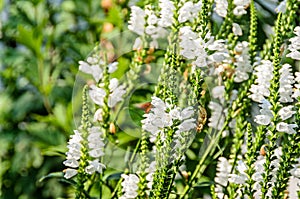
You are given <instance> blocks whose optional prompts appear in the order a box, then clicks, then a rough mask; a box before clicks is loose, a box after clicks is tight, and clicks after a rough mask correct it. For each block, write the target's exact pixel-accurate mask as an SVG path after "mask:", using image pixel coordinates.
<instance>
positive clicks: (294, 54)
mask: <svg viewBox="0 0 300 199" xmlns="http://www.w3.org/2000/svg"><path fill="white" fill-rule="evenodd" d="M294 34H295V35H296V36H295V37H293V38H291V39H290V40H289V41H290V44H289V46H288V49H289V51H290V53H289V54H287V55H286V56H287V57H291V58H292V59H295V60H300V26H297V27H296V28H295V29H294Z"/></svg>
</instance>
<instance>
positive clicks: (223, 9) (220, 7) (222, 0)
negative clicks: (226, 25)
mask: <svg viewBox="0 0 300 199" xmlns="http://www.w3.org/2000/svg"><path fill="white" fill-rule="evenodd" d="M215 2H216V7H215V9H214V10H215V12H216V13H217V14H218V15H219V16H221V17H226V15H227V8H228V2H227V0H216V1H215Z"/></svg>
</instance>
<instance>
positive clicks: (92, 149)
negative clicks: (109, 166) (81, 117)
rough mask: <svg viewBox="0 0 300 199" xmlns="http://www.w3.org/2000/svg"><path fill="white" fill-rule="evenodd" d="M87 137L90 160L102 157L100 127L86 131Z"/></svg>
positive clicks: (102, 144) (102, 145)
mask: <svg viewBox="0 0 300 199" xmlns="http://www.w3.org/2000/svg"><path fill="white" fill-rule="evenodd" d="M88 132H89V135H88V137H87V140H88V147H89V155H90V156H91V157H92V158H99V157H101V156H103V155H104V152H103V147H104V143H103V138H102V137H101V136H102V134H103V133H102V132H101V130H100V127H95V126H94V127H92V128H90V129H89V130H88Z"/></svg>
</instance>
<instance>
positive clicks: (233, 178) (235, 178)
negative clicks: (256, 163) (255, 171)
mask: <svg viewBox="0 0 300 199" xmlns="http://www.w3.org/2000/svg"><path fill="white" fill-rule="evenodd" d="M236 169H237V171H238V174H229V176H230V177H229V179H228V181H229V182H231V183H235V184H245V182H246V180H247V179H248V177H247V174H246V173H245V171H246V170H247V166H246V164H245V163H244V162H243V161H242V160H239V161H238V165H237V167H236Z"/></svg>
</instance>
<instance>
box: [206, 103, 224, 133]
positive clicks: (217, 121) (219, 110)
mask: <svg viewBox="0 0 300 199" xmlns="http://www.w3.org/2000/svg"><path fill="white" fill-rule="evenodd" d="M208 107H209V109H210V110H211V117H210V118H209V119H208V121H209V123H208V126H209V127H212V128H215V129H218V130H220V129H221V128H222V127H223V124H224V121H225V116H224V112H223V111H224V110H223V107H222V106H221V105H220V104H218V103H217V102H213V101H211V102H209V105H208Z"/></svg>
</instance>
